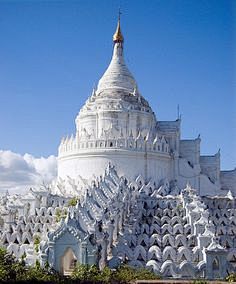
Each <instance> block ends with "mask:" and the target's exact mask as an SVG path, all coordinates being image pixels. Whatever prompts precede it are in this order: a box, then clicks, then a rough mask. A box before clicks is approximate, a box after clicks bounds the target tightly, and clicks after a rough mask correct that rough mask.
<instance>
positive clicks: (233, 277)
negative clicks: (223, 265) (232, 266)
mask: <svg viewBox="0 0 236 284" xmlns="http://www.w3.org/2000/svg"><path fill="white" fill-rule="evenodd" d="M226 281H228V282H231V283H234V282H236V273H231V274H230V275H228V276H227V277H226Z"/></svg>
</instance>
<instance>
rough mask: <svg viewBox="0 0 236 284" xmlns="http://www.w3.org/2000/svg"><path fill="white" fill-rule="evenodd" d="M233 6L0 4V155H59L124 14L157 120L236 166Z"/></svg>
mask: <svg viewBox="0 0 236 284" xmlns="http://www.w3.org/2000/svg"><path fill="white" fill-rule="evenodd" d="M233 2H234V1H230V0H227V1H225V0H222V1H217V0H215V1H212V0H211V1H207V0H204V1H203V0H195V1H191V0H188V1H185V0H181V1H180V0H161V1H158V0H149V1H141V0H139V1H124V0H123V1H122V0H120V1H119V0H117V1H108V0H106V1H104V0H93V1H92V0H90V1H88V0H84V1H37V0H35V1H0V35H1V45H0V149H3V150H11V151H13V152H16V153H20V154H24V153H30V154H32V155H34V156H37V157H40V156H48V155H51V154H53V155H56V154H57V147H58V145H59V143H60V139H61V137H62V136H64V135H66V134H71V133H73V132H74V131H75V124H74V120H75V117H76V114H77V113H78V111H79V109H80V108H81V106H82V105H83V104H84V102H85V100H86V99H87V97H88V96H89V95H90V94H91V92H92V88H93V86H94V84H96V83H97V82H98V80H99V78H100V77H101V76H102V74H103V72H104V71H105V69H106V67H107V66H108V64H109V61H110V58H111V53H112V35H113V33H114V30H115V28H116V23H117V14H118V7H119V5H120V6H121V9H122V18H121V26H122V32H123V34H124V37H125V58H126V63H127V65H128V66H129V69H130V70H131V72H132V73H133V75H134V77H135V78H136V80H137V83H138V86H139V90H140V91H141V93H142V95H143V96H144V97H145V98H146V99H147V100H148V101H149V103H150V105H151V106H152V108H153V110H154V111H155V113H156V115H157V118H158V119H159V120H175V119H176V117H177V105H178V104H179V105H180V112H181V113H182V138H195V137H197V136H198V134H199V133H200V134H201V138H202V143H201V152H202V154H210V155H211V154H215V153H216V152H217V151H218V149H219V148H221V159H222V168H223V169H230V168H234V167H235V166H236V98H235V96H236V94H235V91H236V90H235V86H236V84H235V78H236V76H235V44H236V42H235V16H236V12H235V11H236V7H235V4H233Z"/></svg>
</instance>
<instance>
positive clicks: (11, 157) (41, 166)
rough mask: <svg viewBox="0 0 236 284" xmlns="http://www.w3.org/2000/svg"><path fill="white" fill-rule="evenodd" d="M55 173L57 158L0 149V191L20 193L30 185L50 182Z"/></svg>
mask: <svg viewBox="0 0 236 284" xmlns="http://www.w3.org/2000/svg"><path fill="white" fill-rule="evenodd" d="M56 174H57V158H56V157H55V156H49V157H47V158H43V157H41V158H35V157H33V156H32V155H30V154H25V155H23V156H22V155H20V154H17V153H14V152H11V151H2V150H0V192H4V191H6V190H9V192H16V193H22V192H24V191H25V190H27V189H29V188H30V187H33V186H37V185H40V184H42V183H43V182H44V183H50V182H51V181H52V180H53V179H54V178H55V177H56Z"/></svg>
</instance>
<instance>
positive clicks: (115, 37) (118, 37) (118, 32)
mask: <svg viewBox="0 0 236 284" xmlns="http://www.w3.org/2000/svg"><path fill="white" fill-rule="evenodd" d="M120 15H121V12H120V9H119V15H118V23H117V28H116V31H115V33H114V35H113V42H114V43H117V42H120V43H123V42H124V38H123V35H122V33H121V29H120Z"/></svg>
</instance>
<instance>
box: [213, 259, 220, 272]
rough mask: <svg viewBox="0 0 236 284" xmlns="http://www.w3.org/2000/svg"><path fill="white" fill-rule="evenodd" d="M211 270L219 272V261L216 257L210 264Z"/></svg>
mask: <svg viewBox="0 0 236 284" xmlns="http://www.w3.org/2000/svg"><path fill="white" fill-rule="evenodd" d="M212 269H213V270H219V260H218V258H217V257H215V258H214V260H213V262H212Z"/></svg>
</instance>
